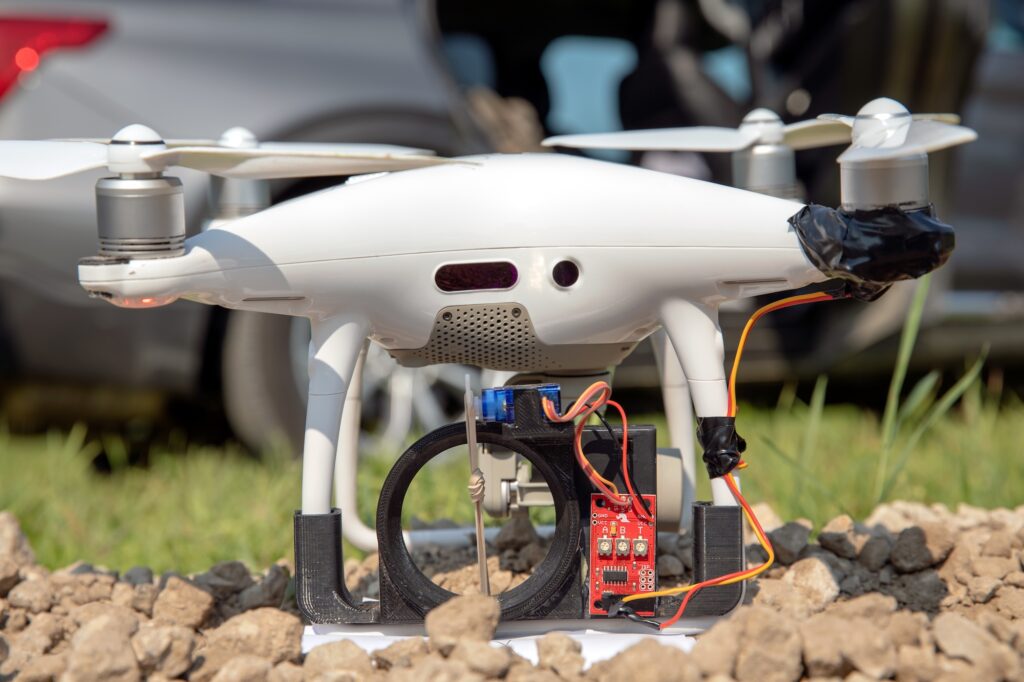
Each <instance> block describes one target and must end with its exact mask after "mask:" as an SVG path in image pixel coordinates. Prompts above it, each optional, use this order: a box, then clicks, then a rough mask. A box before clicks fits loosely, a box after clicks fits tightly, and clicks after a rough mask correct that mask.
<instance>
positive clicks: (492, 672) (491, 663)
mask: <svg viewBox="0 0 1024 682" xmlns="http://www.w3.org/2000/svg"><path fill="white" fill-rule="evenodd" d="M448 659H449V660H452V661H462V662H463V663H465V664H466V667H467V668H469V670H470V671H472V672H475V673H479V674H481V675H483V676H484V677H504V676H505V673H507V672H508V669H509V668H510V667H512V650H511V649H509V648H508V647H504V646H497V647H494V646H491V645H490V644H488V643H487V642H476V641H473V640H470V639H463V640H461V641H459V643H458V644H456V645H455V648H453V649H452V651H451V653H450V654H448Z"/></svg>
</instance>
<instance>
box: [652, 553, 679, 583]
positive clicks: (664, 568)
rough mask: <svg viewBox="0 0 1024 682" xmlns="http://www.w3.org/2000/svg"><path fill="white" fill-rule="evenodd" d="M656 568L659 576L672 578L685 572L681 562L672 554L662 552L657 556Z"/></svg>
mask: <svg viewBox="0 0 1024 682" xmlns="http://www.w3.org/2000/svg"><path fill="white" fill-rule="evenodd" d="M657 568H658V577H659V578H674V577H677V576H681V575H683V573H685V572H686V568H685V567H684V566H683V562H682V561H681V560H680V559H679V557H677V556H675V555H673V554H662V555H661V556H660V557H658V562H657Z"/></svg>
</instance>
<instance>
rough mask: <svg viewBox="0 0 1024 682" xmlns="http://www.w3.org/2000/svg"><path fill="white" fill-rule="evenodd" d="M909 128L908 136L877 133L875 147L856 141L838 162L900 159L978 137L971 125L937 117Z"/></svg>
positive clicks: (916, 122) (915, 122)
mask: <svg viewBox="0 0 1024 682" xmlns="http://www.w3.org/2000/svg"><path fill="white" fill-rule="evenodd" d="M907 128H908V129H907V132H906V136H905V137H903V136H902V135H897V136H893V137H886V138H884V139H878V136H873V137H875V138H876V139H877V142H875V141H874V140H872V142H873V143H874V145H873V146H866V145H865V144H864V143H863V141H862V142H860V143H858V144H854V145H852V146H851V147H850V148H848V149H847V150H846V151H845V152H843V153H842V154H840V155H839V159H838V161H839V162H840V163H844V162H846V163H851V162H853V163H857V162H865V161H884V160H887V159H898V158H900V157H903V156H912V155H914V154H924V153H927V152H934V151H938V150H940V149H945V148H947V147H954V146H956V145H960V144H965V143H967V142H971V141H973V140H976V139H977V138H978V134H977V133H976V132H974V131H973V130H971V129H970V128H965V127H964V126H958V125H950V124H948V123H940V122H938V121H933V120H923V121H913V122H912V123H910V125H909V126H907ZM901 137H903V139H902V140H901V139H900V138H901Z"/></svg>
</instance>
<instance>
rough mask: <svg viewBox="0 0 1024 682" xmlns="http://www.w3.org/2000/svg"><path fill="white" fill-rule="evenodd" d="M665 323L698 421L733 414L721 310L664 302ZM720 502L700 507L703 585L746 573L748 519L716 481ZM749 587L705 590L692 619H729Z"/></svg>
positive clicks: (696, 561) (696, 551)
mask: <svg viewBox="0 0 1024 682" xmlns="http://www.w3.org/2000/svg"><path fill="white" fill-rule="evenodd" d="M661 320H662V325H663V326H664V327H665V331H666V332H667V334H668V337H669V339H670V341H671V344H670V346H671V347H673V348H675V350H676V355H677V358H678V360H679V364H680V366H681V367H682V370H683V372H685V377H686V380H687V383H688V384H689V388H690V395H691V396H692V397H693V404H694V407H695V409H696V412H697V417H698V419H700V418H704V417H724V416H726V415H727V414H728V406H729V394H728V388H727V385H726V382H725V357H724V355H725V351H724V345H723V343H722V330H721V328H720V327H719V326H718V308H717V307H715V306H709V305H704V304H699V303H693V302H691V301H686V300H682V299H674V300H670V301H667V302H666V303H665V304H663V306H662V309H661ZM711 491H712V497H713V500H714V504H712V505H707V504H697V505H696V506H695V507H694V512H693V525H694V529H693V536H694V537H693V540H694V541H693V571H694V580H696V581H702V580H707V579H709V578H715V577H718V576H721V575H725V574H727V573H733V572H737V571H741V570H743V568H744V567H745V563H746V561H745V558H744V555H743V517H742V515H741V513H740V508H739V507H738V506H737V504H736V500H735V498H733V496H732V492H731V491H730V490H729V486H728V485H727V484H726V483H725V481H724V480H722V479H721V478H720V477H719V478H713V479H711ZM743 593H744V584H743V583H736V584H733V585H723V586H718V587H710V588H707V589H704V590H701V591H700V592H699V593H698V594H697V595H695V596H694V598H693V599H692V600H691V602H690V606H689V607H688V608H687V616H688V617H695V616H724V615H726V614H728V613H729V612H730V611H732V610H733V609H735V608H736V607H737V606H739V605H740V603H741V602H742V601H743Z"/></svg>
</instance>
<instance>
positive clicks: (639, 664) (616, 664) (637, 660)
mask: <svg viewBox="0 0 1024 682" xmlns="http://www.w3.org/2000/svg"><path fill="white" fill-rule="evenodd" d="M545 672H546V671H545ZM639 676H642V677H643V679H644V682H700V679H701V673H700V668H699V667H697V663H696V662H695V661H694V660H693V659H692V658H691V657H690V656H688V655H687V654H686V653H685V652H684V651H682V650H681V649H677V648H676V647H673V646H664V645H662V644H658V643H657V642H656V641H654V640H652V639H645V640H643V641H641V642H640V643H639V644H636V645H634V646H631V647H630V648H628V649H626V650H625V651H623V652H622V653H620V654H619V655H618V656H615V657H614V658H612V659H611V660H608V661H604V662H602V663H601V664H600V665H595V666H594V667H592V668H591V669H590V671H589V672H588V674H587V679H593V680H595V681H596V682H623V680H634V679H637V678H638V677H639ZM556 679H558V678H556ZM769 682H771V681H770V680H769Z"/></svg>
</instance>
